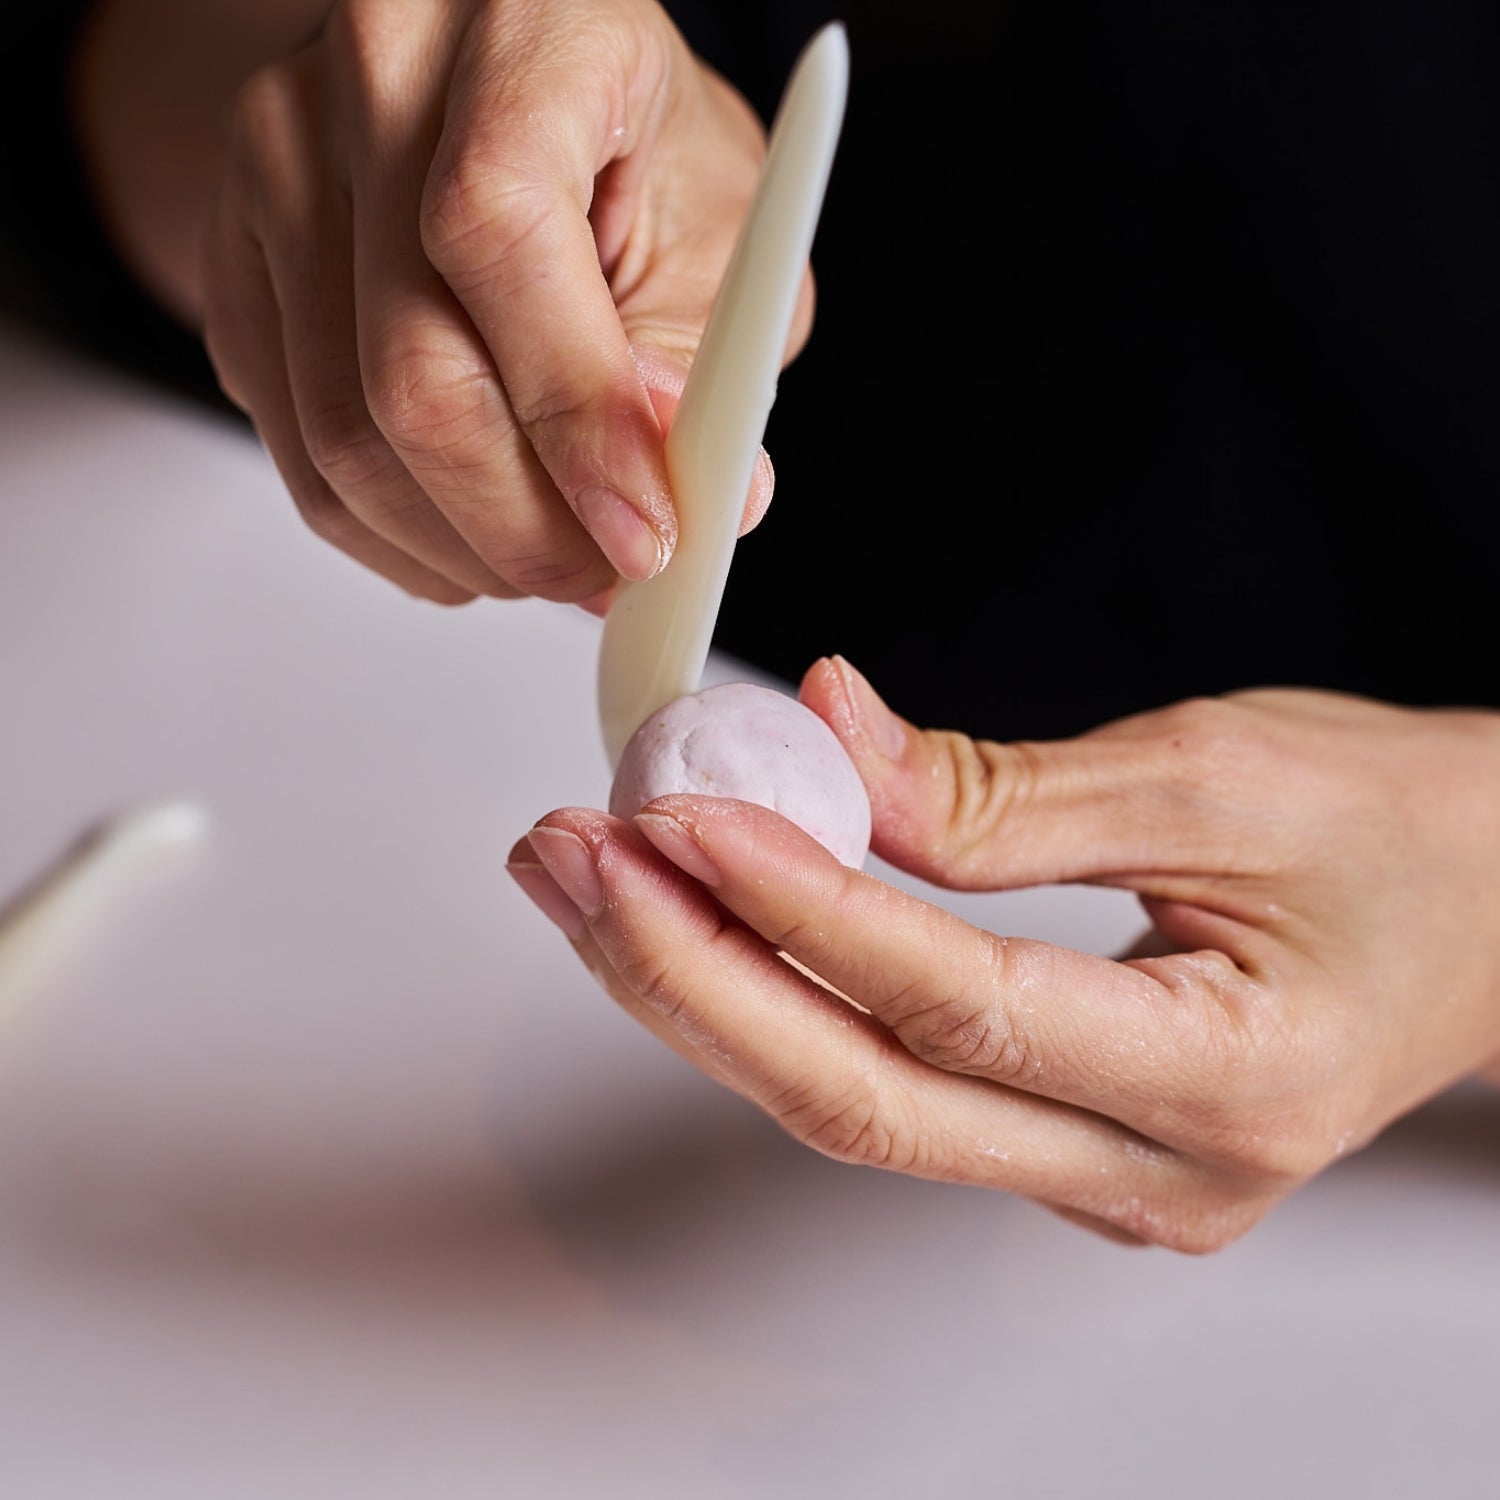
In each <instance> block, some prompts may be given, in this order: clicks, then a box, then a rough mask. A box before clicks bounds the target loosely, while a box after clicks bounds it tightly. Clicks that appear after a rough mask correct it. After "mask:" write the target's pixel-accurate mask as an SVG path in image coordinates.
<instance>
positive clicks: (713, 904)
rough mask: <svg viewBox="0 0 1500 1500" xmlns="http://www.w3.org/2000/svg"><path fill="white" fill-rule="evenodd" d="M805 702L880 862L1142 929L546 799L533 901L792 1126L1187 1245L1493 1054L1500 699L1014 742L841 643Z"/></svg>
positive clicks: (1200, 716)
mask: <svg viewBox="0 0 1500 1500" xmlns="http://www.w3.org/2000/svg"><path fill="white" fill-rule="evenodd" d="M801 696H802V698H803V700H804V702H806V703H808V704H809V706H811V707H812V708H814V709H815V710H816V711H817V712H818V713H820V714H821V715H822V716H823V717H824V718H825V719H826V720H827V721H828V722H829V723H830V724H831V725H832V726H833V728H834V730H835V732H836V733H837V734H838V735H839V737H840V739H841V740H842V741H843V743H844V745H845V746H846V748H847V749H848V750H849V751H850V753H851V755H852V756H853V757H854V759H855V763H856V765H858V767H859V769H860V772H861V775H862V776H863V777H864V779H865V782H866V785H867V787H868V788H869V791H870V794H871V800H872V804H873V808H874V821H875V843H874V846H873V847H874V852H875V853H876V854H877V855H879V856H880V857H882V858H883V859H886V860H887V861H889V862H890V863H892V864H893V865H895V866H897V867H899V868H901V869H903V870H906V871H909V872H911V873H913V874H916V875H920V876H922V877H924V878H926V879H928V880H930V881H932V882H934V883H935V884H937V885H940V886H945V887H948V888H950V889H969V890H1002V889H1015V888H1018V887H1023V886H1030V885H1041V884H1052V883H1083V884H1092V885H1103V886H1113V887H1119V888H1123V889H1126V890H1130V891H1133V892H1135V893H1136V894H1137V895H1138V896H1139V898H1140V900H1141V904H1142V907H1143V909H1144V912H1145V915H1146V916H1147V917H1148V918H1149V921H1150V932H1149V935H1148V937H1147V938H1146V939H1145V940H1143V942H1142V943H1141V944H1140V945H1139V946H1138V948H1137V949H1136V950H1135V951H1134V952H1133V953H1132V954H1131V955H1128V956H1125V957H1123V958H1121V959H1119V960H1115V959H1109V958H1103V957H1098V956H1094V955H1089V954H1084V953H1078V952H1072V951H1069V950H1067V949H1063V948H1059V947H1056V946H1054V945H1050V944H1047V943H1042V942H1036V941H1031V940H1027V939H1023V938H1015V937H1004V936H997V935H996V934H994V933H991V932H987V931H984V930H981V929H980V928H978V927H975V926H973V925H971V924H969V923H967V922H964V921H962V920H960V919H959V918H958V917H956V916H954V915H953V914H952V913H950V912H947V911H945V910H943V909H942V908H940V907H938V906H935V905H930V904H928V903H927V902H924V901H921V900H919V899H917V898H916V897H914V896H911V895H908V894H906V893H904V892H902V891H900V890H898V889H896V888H895V887H893V886H891V885H889V884H887V883H885V882H882V881H880V880H878V879H876V878H874V877H872V876H870V875H868V874H864V873H861V872H858V871H853V870H850V869H847V868H846V867H844V866H843V865H840V864H839V863H838V862H837V860H835V859H834V858H833V856H831V855H830V854H828V853H827V851H826V850H824V849H823V848H822V847H821V846H820V845H818V844H817V843H815V842H814V841H813V840H812V839H810V838H809V837H807V836H806V835H805V834H803V833H802V832H801V830H799V829H798V828H796V827H795V826H794V825H792V824H791V823H789V822H787V821H786V820H785V819H783V818H780V817H778V816H777V815H776V814H774V813H772V812H769V811H767V810H765V809H763V808H760V807H757V806H754V805H751V804H749V803H743V802H735V801H728V800H723V799H714V798H706V797H697V796H676V797H664V798H660V799H658V800H657V801H655V802H653V803H651V804H649V805H648V806H647V808H646V809H644V810H643V811H642V812H641V813H640V814H638V815H637V817H636V818H635V820H634V822H633V823H625V822H621V821H619V820H618V819H614V818H611V817H608V816H606V815H605V814H603V813H601V812H595V811H591V810H588V809H584V808H566V809H562V810H559V811H556V812H553V813H550V814H549V815H548V816H546V817H545V818H543V819H542V820H541V821H540V822H539V823H538V824H537V825H536V826H535V827H534V828H533V830H532V831H531V833H530V834H529V835H528V836H527V837H526V838H524V839H522V840H521V841H520V842H519V843H518V844H517V845H516V846H515V848H514V849H513V850H512V853H511V869H512V873H513V874H514V875H515V876H516V878H517V880H518V881H519V882H520V883H521V885H522V886H523V888H524V889H525V890H526V891H527V892H528V894H530V895H531V896H532V897H533V899H534V900H536V901H537V903H538V904H539V905H540V906H542V908H543V910H545V911H547V912H548V914H549V915H551V916H552V917H553V919H554V920H555V921H557V922H558V924H559V925H560V926H562V927H563V929H564V930H565V931H566V932H567V934H568V935H569V937H570V938H571V939H572V941H573V944H574V947H575V949H576V950H577V952H578V953H579V955H580V957H581V958H582V959H583V960H584V962H585V963H586V964H587V965H588V966H589V968H590V969H591V971H592V972H593V973H594V974H595V976H596V977H597V978H598V979H599V981H600V983H601V984H603V986H604V987H605V988H606V989H607V990H608V991H609V993H610V994H611V995H612V996H613V997H614V998H615V1000H617V1001H618V1002H619V1003H620V1004H621V1005H622V1006H623V1007H624V1008H625V1009H626V1010H627V1011H629V1012H630V1013H631V1014H632V1015H634V1016H635V1017H636V1018H637V1019H639V1020H640V1021H641V1022H642V1023H643V1024H645V1025H646V1026H647V1027H648V1028H649V1029H650V1030H651V1031H653V1032H654V1033H655V1034H656V1035H657V1036H659V1037H661V1038H662V1039H663V1040H664V1041H666V1042H667V1043H668V1044H669V1045H671V1046H672V1047H674V1048H675V1049H676V1050H677V1051H678V1052H679V1053H681V1054H682V1055H684V1056H685V1057H687V1058H689V1059H690V1060H691V1061H693V1062H694V1063H695V1064H696V1065H697V1066H698V1067H700V1068H702V1069H703V1070H704V1071H705V1072H706V1073H708V1074H709V1075H711V1076H713V1077H715V1078H717V1079H719V1080H720V1081H721V1082H723V1083H725V1084H726V1085H728V1086H729V1087H730V1088H732V1089H735V1090H736V1091H738V1092H739V1093H741V1094H743V1095H745V1096H746V1097H748V1098H749V1099H751V1100H753V1101H755V1102H756V1103H757V1104H759V1105H760V1106H761V1108H763V1109H764V1110H766V1111H767V1112H768V1113H769V1114H770V1115H771V1116H772V1117H773V1118H774V1119H776V1120H777V1121H778V1122H779V1123H780V1124H781V1125H782V1126H784V1127H785V1128H786V1129H787V1130H788V1131H790V1132H791V1133H792V1134H793V1135H794V1136H796V1137H797V1138H798V1139H800V1140H802V1141H804V1142H806V1143H807V1144H808V1145H810V1146H813V1147H815V1148H816V1149H818V1150H820V1151H823V1152H825V1153H827V1154H828V1155H830V1156H833V1157H836V1158H838V1159H840V1160H843V1161H848V1162H860V1163H867V1164H872V1165H877V1166H883V1167H887V1168H891V1169H894V1170H897V1171H902V1172H909V1173H913V1174H916V1175H919V1176H922V1177H929V1178H936V1179H941V1180H946V1181H956V1182H966V1183H973V1184H976V1185H980V1186H985V1187H992V1188H1000V1189H1004V1190H1007V1191H1010V1192H1014V1193H1018V1194H1022V1195H1024V1196H1026V1197H1028V1198H1031V1199H1034V1200H1036V1201H1038V1202H1040V1203H1042V1204H1045V1205H1046V1206H1048V1207H1050V1208H1052V1209H1054V1210H1055V1211H1057V1212H1059V1213H1061V1214H1063V1215H1064V1216H1065V1217H1068V1218H1070V1219H1073V1220H1075V1221H1077V1222H1079V1223H1082V1224H1084V1225H1086V1226H1087V1227H1089V1228H1092V1229H1094V1230H1096V1231H1098V1232H1100V1233H1103V1234H1106V1235H1108V1236H1110V1237H1111V1238H1115V1239H1119V1240H1123V1241H1126V1242H1129V1243H1153V1244H1160V1245H1165V1246H1169V1247H1171V1248H1173V1249H1177V1250H1180V1251H1187V1252H1204V1251H1212V1250H1217V1249H1219V1248H1221V1247H1223V1246H1225V1245H1227V1244H1229V1243H1230V1242H1231V1241H1233V1240H1235V1239H1236V1238H1238V1237H1239V1236H1240V1235H1241V1234H1243V1233H1244V1232H1245V1231H1246V1230H1247V1229H1249V1228H1250V1227H1251V1226H1252V1225H1253V1224H1254V1223H1256V1222H1257V1221H1258V1220H1259V1219H1260V1218H1261V1217H1262V1216H1263V1215H1264V1214H1265V1213H1266V1212H1267V1211H1268V1210H1269V1209H1270V1208H1271V1207H1272V1206H1273V1205H1274V1204H1276V1203H1277V1202H1278V1201H1280V1200H1281V1199H1282V1198H1284V1197H1285V1196H1286V1194H1288V1193H1289V1192H1290V1191H1292V1190H1293V1189H1294V1188H1296V1187H1297V1186H1299V1185H1300V1184H1302V1183H1304V1182H1305V1181H1307V1180H1308V1179H1309V1178H1311V1177H1312V1176H1314V1175H1315V1174H1316V1173H1318V1172H1319V1171H1320V1170H1322V1169H1323V1168H1324V1167H1326V1166H1327V1165H1329V1164H1330V1163H1331V1162H1333V1161H1335V1160H1336V1159H1338V1158H1339V1157H1340V1156H1341V1155H1343V1154H1345V1153H1346V1152H1349V1151H1352V1150H1356V1149H1358V1148H1359V1147H1360V1146H1362V1145H1364V1144H1366V1143H1367V1142H1369V1141H1370V1140H1371V1139H1372V1138H1373V1137H1374V1136H1375V1135H1376V1134H1378V1133H1379V1132H1380V1131H1381V1130H1382V1129H1383V1128H1384V1127H1385V1126H1386V1125H1388V1124H1389V1123H1391V1122H1392V1121H1393V1120H1394V1119H1396V1118H1397V1117H1398V1116H1400V1115H1401V1114H1403V1113H1405V1112H1407V1111H1409V1110H1411V1109H1412V1108H1414V1107H1415V1106H1417V1105H1418V1104H1420V1103H1422V1102H1423V1101H1425V1100H1427V1099H1428V1098H1430V1097H1432V1096H1433V1095H1434V1094H1436V1093H1438V1092H1440V1091H1441V1090H1442V1089H1443V1088H1445V1087H1446V1086H1448V1085H1449V1084H1451V1083H1453V1082H1456V1081H1457V1080H1458V1079H1459V1078H1461V1077H1462V1076H1463V1075H1465V1074H1467V1073H1470V1072H1474V1071H1477V1070H1479V1069H1481V1068H1483V1067H1485V1066H1488V1067H1490V1068H1491V1069H1494V1068H1495V1065H1496V1062H1497V1060H1500V921H1497V919H1496V900H1497V895H1500V715H1496V714H1493V713H1487V712H1479V711H1474V712H1464V711H1456V710H1454V711H1446V710H1445V711H1438V710H1430V711H1416V710H1409V709H1402V708H1396V707H1391V706H1388V705H1384V704H1380V703H1376V702H1373V701H1370V700H1366V699H1360V698H1353V697H1347V696H1341V695H1336V694H1331V693H1322V692H1312V691H1290V690H1285V691H1283V690H1277V691H1269V690H1268V691H1256V692H1245V693H1238V694H1234V695H1231V696H1228V697H1225V698H1221V699H1213V700H1201V701H1192V702H1187V703H1182V704H1178V705H1176V706H1173V707H1170V708H1166V709H1162V710H1158V711H1154V712H1150V713H1145V714H1141V715H1138V716H1135V717H1132V718H1128V719H1124V720H1121V721H1119V722H1117V723H1114V724H1110V725H1106V726H1104V727H1103V728H1100V729H1097V730H1095V731H1092V732H1091V733H1089V734H1086V735H1082V736H1079V737H1078V738H1076V739H1073V740H1066V741H1059V742H1055V743H1024V744H1011V745H999V744H990V743H977V742H975V741H972V740H969V739H967V738H966V737H964V736H962V735H959V734H953V733H947V732H937V731H929V732H926V733H923V732H920V731H918V730H917V729H915V728H913V727H912V726H910V725H908V724H906V723H904V722H903V721H901V720H899V719H897V718H896V717H895V716H894V715H892V714H891V713H890V711H889V710H888V709H886V708H885V706H884V705H883V704H882V703H881V702H880V700H879V699H878V698H877V697H876V696H875V694H874V693H873V691H872V690H871V689H870V687H869V685H868V684H867V683H865V681H864V679H863V678H861V677H860V676H859V674H858V673H856V672H854V671H852V669H850V668H848V667H847V666H846V665H845V664H843V663H837V662H830V661H824V662H820V663H818V664H817V665H816V666H815V667H814V668H813V669H812V670H811V671H810V672H809V673H808V675H807V677H806V678H805V679H804V682H803V685H802V691H801ZM789 960H790V961H789ZM813 976H818V977H813ZM820 981H821V982H820ZM851 1001H853V1002H854V1003H850V1002H851ZM1492 1076H1493V1075H1492Z"/></svg>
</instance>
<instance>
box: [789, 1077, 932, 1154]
mask: <svg viewBox="0 0 1500 1500" xmlns="http://www.w3.org/2000/svg"><path fill="white" fill-rule="evenodd" d="M768 1108H769V1110H770V1113H771V1114H772V1115H773V1117H774V1118H775V1119H776V1120H777V1122H778V1123H779V1124H780V1125H781V1126H782V1128H783V1129H785V1130H787V1131H789V1132H790V1133H791V1134H792V1135H793V1136H795V1137H796V1138H797V1139H798V1140H800V1141H801V1142H803V1144H804V1145H807V1146H810V1147H812V1149H813V1150H814V1151H817V1152H819V1153H820V1154H822V1155H823V1156H827V1157H830V1158H831V1159H832V1160H834V1161H839V1162H843V1163H845V1164H846V1165H850V1166H865V1167H882V1168H886V1169H888V1170H891V1171H897V1172H909V1171H912V1170H914V1169H915V1167H916V1166H917V1154H918V1153H917V1150H916V1145H915V1139H914V1137H913V1135H912V1134H911V1133H910V1132H908V1131H905V1130H902V1129H900V1128H898V1127H897V1126H895V1125H894V1124H893V1122H892V1121H891V1120H890V1119H889V1118H888V1116H887V1114H886V1112H885V1111H884V1110H883V1109H882V1108H881V1103H880V1099H879V1096H878V1094H877V1093H876V1091H875V1090H874V1089H873V1088H872V1087H870V1086H869V1085H868V1084H867V1083H864V1082H861V1083H856V1084H851V1085H850V1086H849V1087H848V1088H846V1089H845V1090H844V1091H842V1092H840V1093H835V1094H832V1095H830V1094H827V1093H825V1092H823V1091H822V1090H821V1089H819V1090H809V1089H808V1088H805V1087H801V1086H799V1087H796V1088H793V1089H791V1090H789V1091H788V1092H787V1093H786V1094H784V1095H782V1096H781V1097H780V1098H778V1099H776V1100H773V1101H772V1102H771V1104H770V1105H768Z"/></svg>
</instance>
